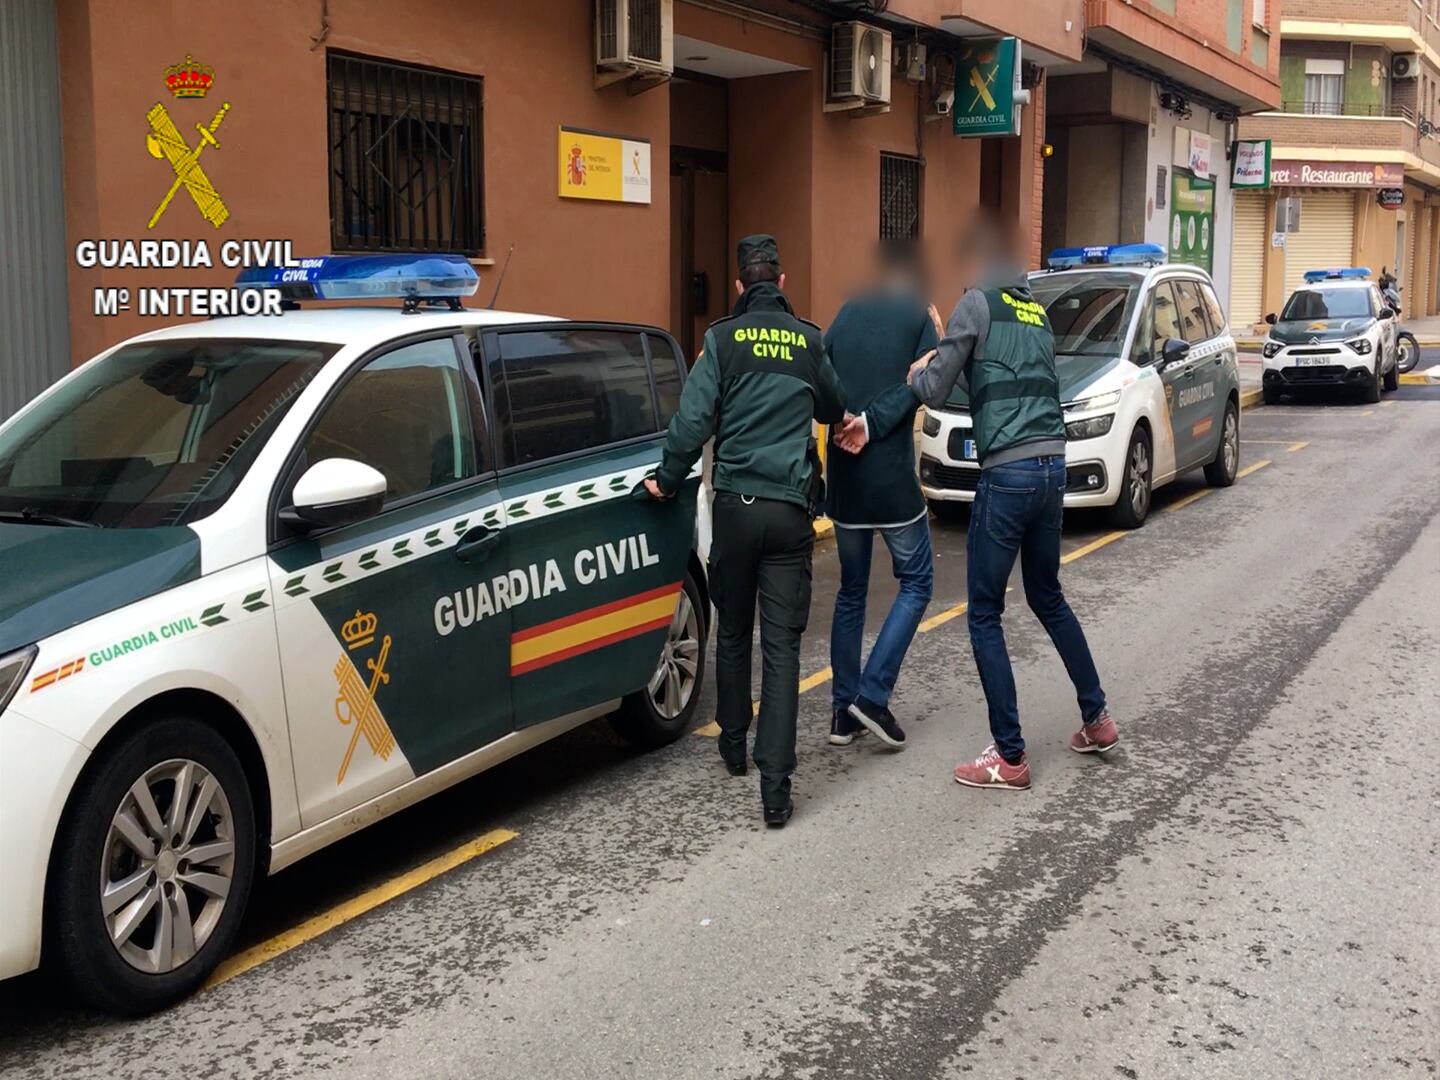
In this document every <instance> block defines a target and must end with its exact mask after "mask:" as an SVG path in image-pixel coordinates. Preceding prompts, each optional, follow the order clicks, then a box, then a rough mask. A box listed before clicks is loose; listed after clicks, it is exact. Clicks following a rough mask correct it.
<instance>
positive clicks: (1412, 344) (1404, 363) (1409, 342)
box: [1378, 266, 1420, 375]
mask: <svg viewBox="0 0 1440 1080" xmlns="http://www.w3.org/2000/svg"><path fill="white" fill-rule="evenodd" d="M1378 284H1379V286H1380V291H1381V293H1383V294H1384V296H1385V302H1386V303H1387V304H1389V305H1390V308H1391V310H1393V311H1394V312H1395V318H1396V319H1397V320H1398V319H1399V318H1400V284H1399V282H1398V281H1396V279H1395V275H1394V274H1392V273H1390V271H1388V270H1387V269H1385V268H1384V267H1383V266H1382V267H1381V268H1380V280H1379V282H1378ZM1395 353H1396V356H1395V367H1396V370H1398V371H1399V372H1400V373H1401V374H1402V375H1403V374H1404V373H1405V372H1407V371H1413V370H1415V365H1416V364H1418V363H1419V362H1420V343H1419V342H1418V341H1416V340H1415V335H1414V334H1412V333H1410V331H1409V330H1406V329H1404V328H1402V327H1400V326H1398V325H1397V326H1396V328H1395Z"/></svg>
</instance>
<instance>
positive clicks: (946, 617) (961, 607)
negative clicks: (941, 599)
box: [918, 602, 970, 634]
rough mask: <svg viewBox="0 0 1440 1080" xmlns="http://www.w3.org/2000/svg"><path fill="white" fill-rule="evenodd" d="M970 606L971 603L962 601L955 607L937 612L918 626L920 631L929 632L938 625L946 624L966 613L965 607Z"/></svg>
mask: <svg viewBox="0 0 1440 1080" xmlns="http://www.w3.org/2000/svg"><path fill="white" fill-rule="evenodd" d="M969 606H970V605H969V604H967V603H964V602H962V603H959V604H956V605H955V606H954V607H951V608H946V609H945V610H944V611H941V612H937V613H936V614H934V615H931V616H930V617H929V618H928V619H926V620H925V621H924V622H922V623H921V624H920V626H919V627H918V631H919V633H922V634H928V633H929V632H930V631H931V630H934V629H935V628H936V627H937V626H944V625H945V624H946V623H947V622H949V621H950V620H951V619H958V618H959V617H960V616H961V615H964V614H965V609H966V608H967V607H969Z"/></svg>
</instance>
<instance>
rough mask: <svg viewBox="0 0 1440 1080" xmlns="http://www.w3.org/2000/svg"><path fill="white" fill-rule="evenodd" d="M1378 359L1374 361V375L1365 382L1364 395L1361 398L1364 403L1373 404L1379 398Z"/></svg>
mask: <svg viewBox="0 0 1440 1080" xmlns="http://www.w3.org/2000/svg"><path fill="white" fill-rule="evenodd" d="M1380 386H1381V378H1380V361H1379V360H1376V361H1375V377H1374V378H1373V379H1371V380H1370V381H1369V382H1368V383H1366V384H1365V390H1364V397H1362V398H1361V400H1362V401H1364V402H1365V404H1366V405H1374V404H1375V403H1376V402H1377V401H1379V400H1380Z"/></svg>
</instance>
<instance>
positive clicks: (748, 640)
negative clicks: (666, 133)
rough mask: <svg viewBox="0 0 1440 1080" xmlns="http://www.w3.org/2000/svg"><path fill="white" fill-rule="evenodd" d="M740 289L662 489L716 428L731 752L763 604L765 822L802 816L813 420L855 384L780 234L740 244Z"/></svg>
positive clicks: (702, 372) (722, 670) (698, 365)
mask: <svg viewBox="0 0 1440 1080" xmlns="http://www.w3.org/2000/svg"><path fill="white" fill-rule="evenodd" d="M737 255H738V261H739V274H740V276H739V279H738V280H737V281H736V282H735V288H736V290H737V292H738V293H739V296H740V298H739V300H738V301H737V302H736V304H735V310H734V312H733V313H732V314H731V316H730V318H728V319H721V320H720V321H719V322H717V323H715V324H714V325H712V326H711V327H710V329H709V330H707V331H706V332H705V344H704V347H703V348H702V350H701V352H700V356H699V358H698V359H697V360H696V361H695V368H694V370H693V371H692V372H691V373H690V377H689V379H687V380H686V382H685V391H684V393H683V394H682V395H681V398H680V409H679V411H678V412H677V413H676V414H675V417H674V419H672V420H671V421H670V431H669V435H668V437H667V439H666V442H665V456H664V459H663V461H662V462H661V465H660V469H659V471H658V472H657V473H656V474H655V477H654V478H653V479H651V480H647V481H646V487H647V488H648V489H649V491H650V494H651V495H652V496H654V497H656V498H669V497H670V495H671V494H673V493H674V492H676V491H678V490H679V488H680V484H681V482H682V481H683V480H684V479H685V477H686V475H687V474H688V473H689V472H690V469H691V467H692V466H693V465H694V464H695V462H696V460H697V459H698V458H699V457H700V453H701V451H702V449H703V448H704V446H705V443H706V441H707V440H709V439H710V438H711V436H714V438H715V449H714V467H713V471H712V484H713V486H714V489H715V512H714V537H713V540H712V542H711V548H710V588H711V592H712V593H713V594H714V598H715V606H716V608H717V610H718V612H719V631H718V634H717V635H716V645H715V669H716V676H715V678H716V697H717V716H716V719H717V721H718V722H719V724H720V757H721V758H722V759H723V760H724V762H725V765H726V768H728V769H729V770H730V773H731V775H732V776H743V775H744V774H745V735H746V732H747V731H748V730H749V728H750V718H751V715H752V704H751V698H750V651H751V646H752V644H753V640H754V632H755V606H756V598H757V596H758V598H759V606H760V646H761V652H762V656H763V671H762V672H761V680H760V715H759V720H758V723H757V728H756V732H755V751H754V757H755V765H756V766H757V767H758V768H759V770H760V796H761V800H762V802H763V804H764V811H765V823H766V824H767V825H771V826H775V827H779V826H783V825H784V824H785V822H786V821H788V820H789V819H790V814H791V812H792V809H793V806H792V803H791V800H790V774H791V773H792V772H794V771H795V718H796V713H797V712H798V710H799V704H800V703H799V693H800V687H799V684H800V635H801V634H802V633H803V632H804V630H805V625H806V622H807V620H808V618H809V614H810V559H811V554H812V552H813V549H814V546H815V531H814V528H813V526H812V525H811V519H812V518H813V517H814V514H815V510H816V507H817V504H818V502H819V497H820V484H821V482H820V476H819V459H818V457H817V456H816V455H815V452H814V440H813V439H812V437H811V424H812V422H813V421H815V420H819V421H820V422H821V423H825V424H831V423H836V422H838V421H840V420H842V419H843V418H844V415H845V390H844V387H842V386H841V385H840V380H839V379H838V378H837V377H836V375H835V371H834V369H833V368H832V367H831V366H830V361H829V360H828V359H826V357H825V352H824V348H823V345H822V341H821V331H820V328H819V327H818V326H816V325H815V324H814V323H810V322H806V321H805V320H803V319H799V318H796V316H795V311H794V309H793V308H792V307H791V306H790V301H789V300H788V299H786V297H785V293H784V292H783V291H782V290H783V289H784V287H785V275H784V274H783V273H781V271H780V254H779V251H778V249H777V247H776V244H775V240H774V238H773V237H770V236H764V235H759V236H747V237H745V239H743V240H741V241H740V244H739V248H738V251H737Z"/></svg>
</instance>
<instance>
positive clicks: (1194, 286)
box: [1172, 278, 1215, 345]
mask: <svg viewBox="0 0 1440 1080" xmlns="http://www.w3.org/2000/svg"><path fill="white" fill-rule="evenodd" d="M1172 284H1173V285H1174V287H1175V305H1176V314H1177V316H1178V318H1179V324H1180V333H1178V334H1176V335H1175V336H1176V337H1180V338H1184V339H1185V340H1186V341H1188V342H1189V343H1190V344H1191V345H1198V344H1200V342H1202V341H1208V340H1209V339H1210V338H1212V337H1214V336H1215V332H1214V331H1212V330H1211V329H1210V322H1209V317H1208V315H1207V314H1206V311H1205V302H1204V301H1203V300H1201V299H1200V283H1199V282H1198V281H1196V280H1195V279H1193V278H1179V279H1177V280H1176V281H1174V282H1173V283H1172Z"/></svg>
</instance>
